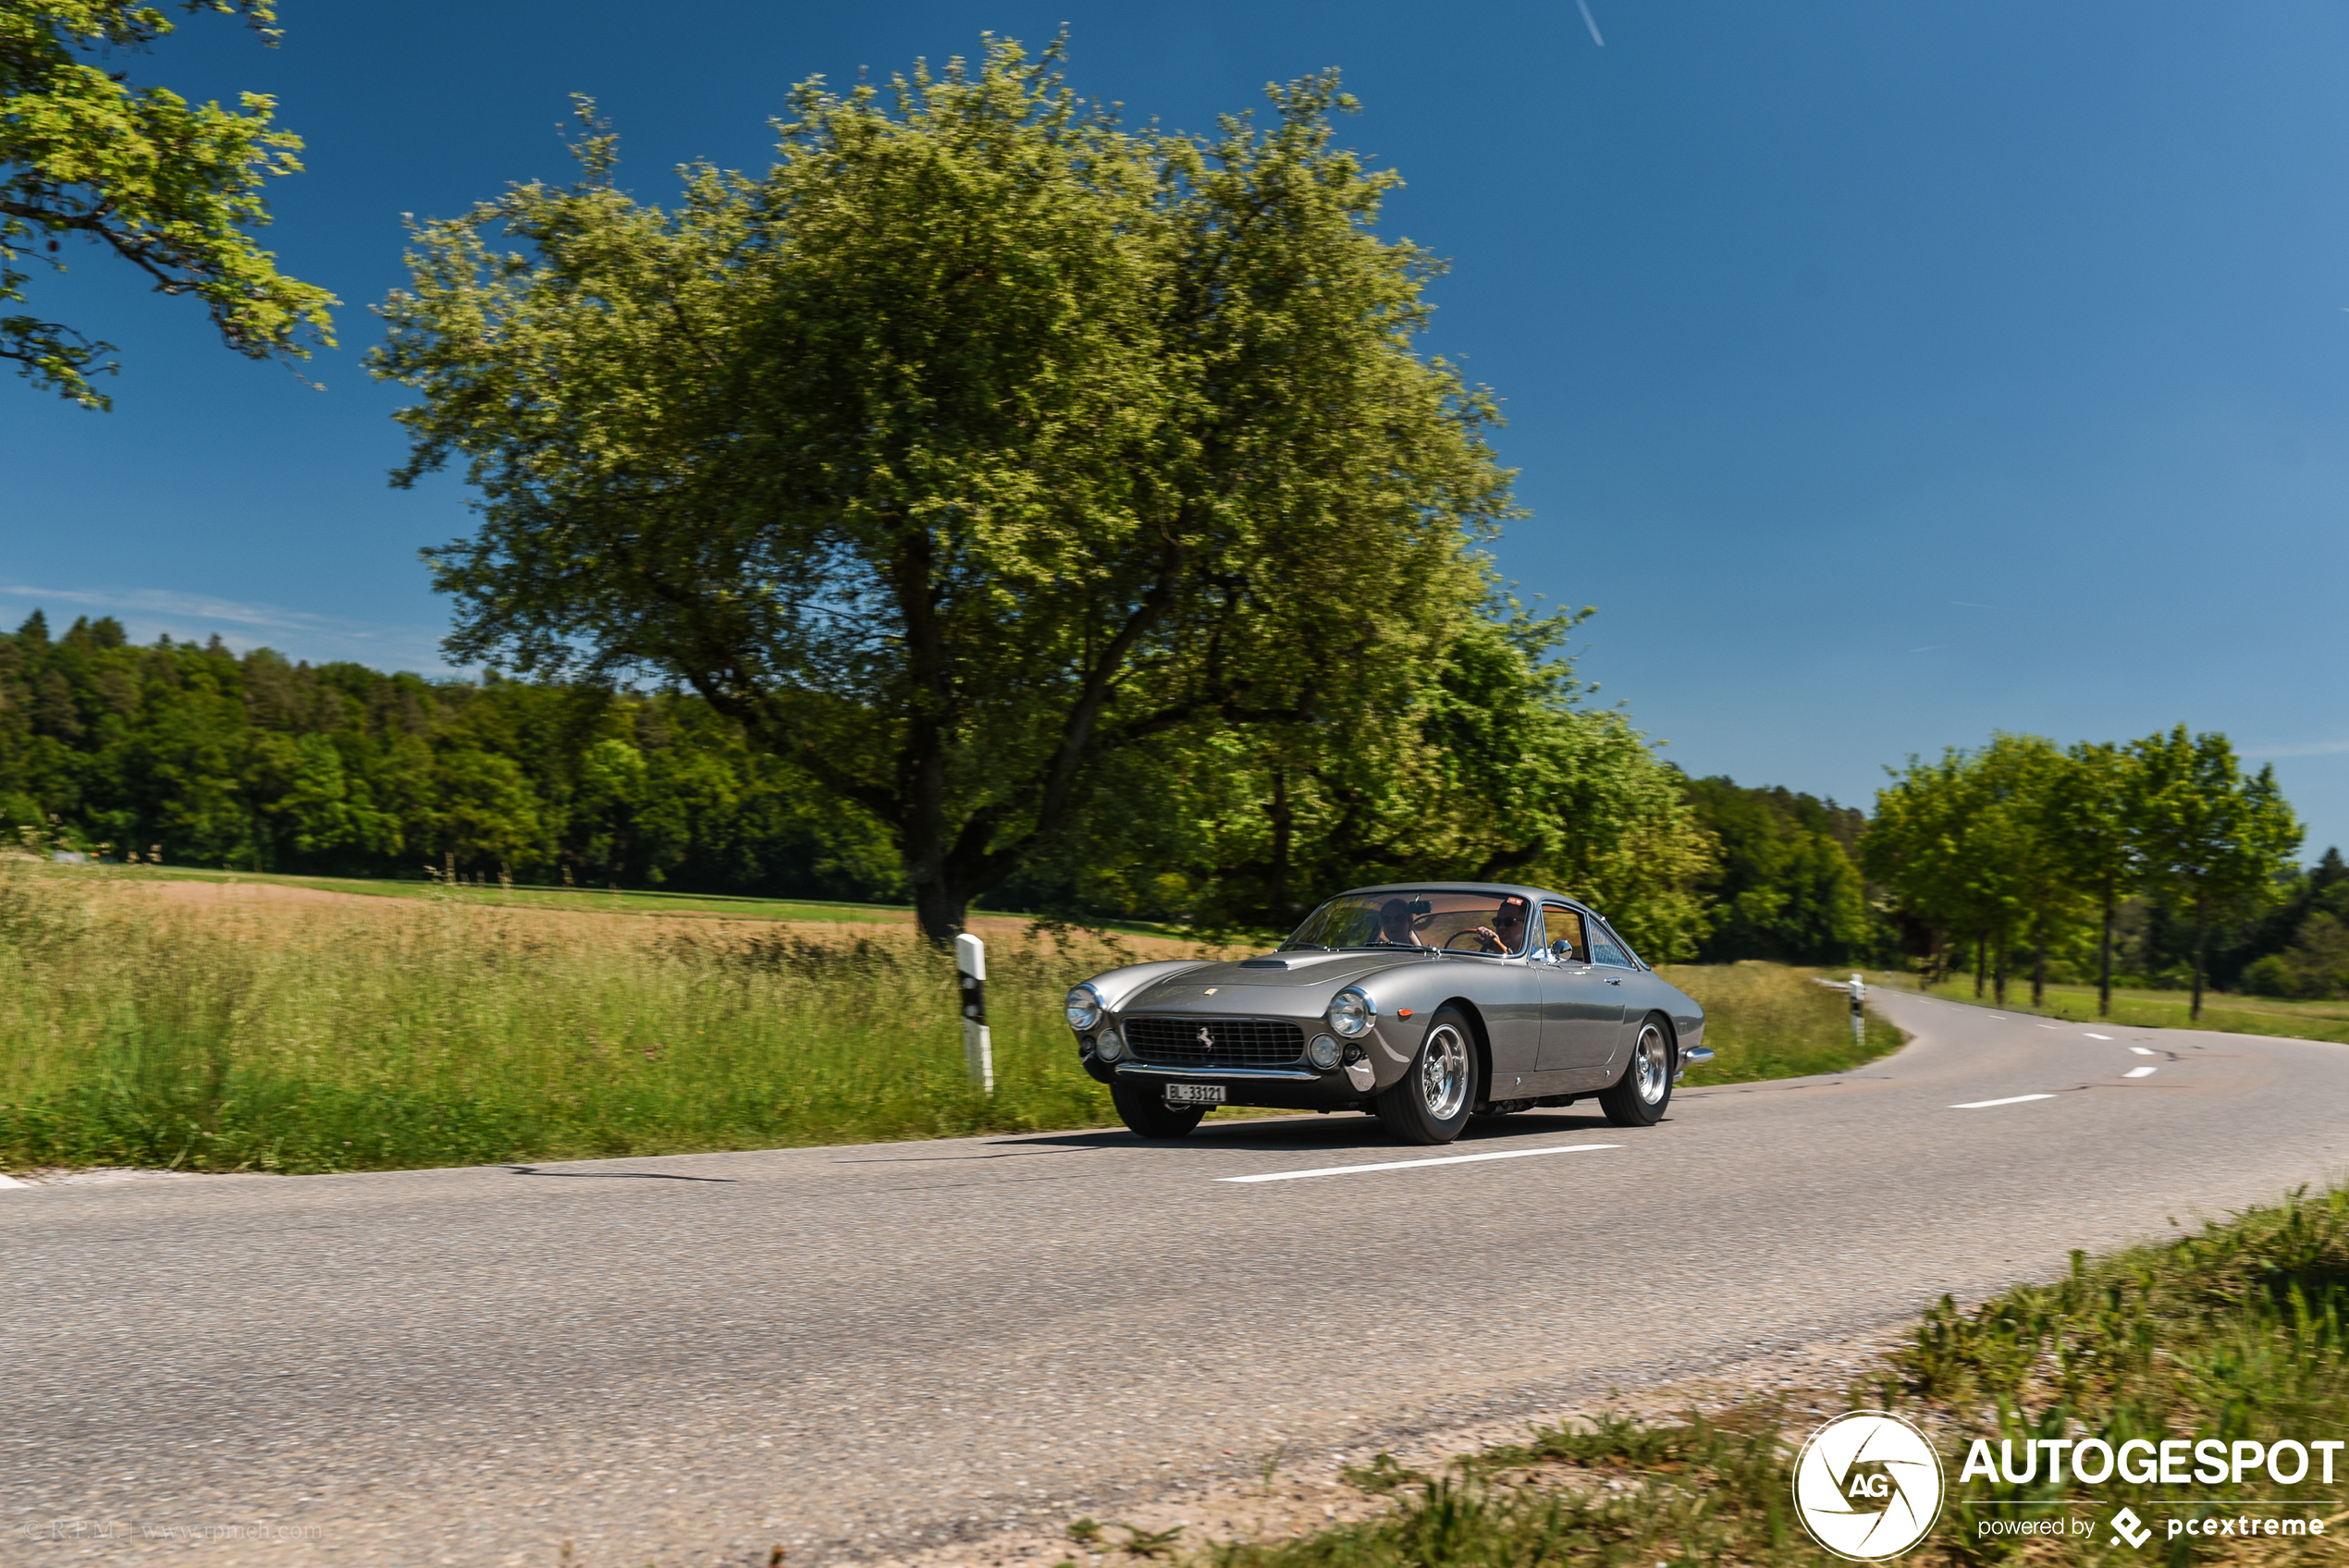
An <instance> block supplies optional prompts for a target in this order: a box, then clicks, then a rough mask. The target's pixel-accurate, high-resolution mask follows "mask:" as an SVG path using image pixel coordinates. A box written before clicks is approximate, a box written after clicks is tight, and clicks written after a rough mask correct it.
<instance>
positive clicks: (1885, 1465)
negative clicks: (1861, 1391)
mask: <svg viewBox="0 0 2349 1568" xmlns="http://www.w3.org/2000/svg"><path fill="white" fill-rule="evenodd" d="M1943 1490H1944V1487H1943V1482H1942V1478H1941V1456H1940V1455H1939V1454H1937V1453H1936V1452H1934V1451H1933V1444H1932V1443H1930V1442H1929V1441H1927V1440H1926V1439H1925V1434H1924V1433H1923V1432H1920V1431H1918V1430H1917V1429H1916V1428H1915V1427H1912V1426H1911V1425H1909V1423H1907V1422H1906V1421H1903V1420H1901V1419H1900V1417H1899V1416H1898V1415H1882V1414H1880V1413H1878V1412H1876V1411H1869V1410H1855V1411H1853V1412H1851V1414H1850V1415H1839V1416H1837V1417H1836V1418H1835V1419H1834V1420H1832V1421H1829V1422H1827V1423H1826V1425H1825V1426H1823V1427H1820V1428H1819V1429H1818V1430H1817V1431H1815V1432H1813V1433H1812V1434H1811V1436H1810V1439H1808V1440H1807V1441H1805V1442H1804V1443H1803V1445H1802V1452H1801V1453H1800V1454H1798V1455H1797V1456H1796V1457H1795V1461H1794V1512H1795V1513H1796V1515H1797V1516H1798V1517H1799V1518H1801V1519H1802V1527H1803V1528H1804V1529H1806V1530H1808V1531H1810V1532H1811V1538H1812V1539H1813V1540H1814V1541H1817V1542H1818V1543H1819V1544H1820V1545H1821V1546H1823V1547H1825V1548H1826V1549H1827V1550H1829V1551H1831V1552H1833V1553H1835V1554H1836V1555H1837V1556H1838V1557H1842V1558H1848V1559H1850V1560H1851V1561H1852V1562H1881V1561H1883V1560H1884V1559H1886V1558H1888V1557H1898V1556H1900V1554H1901V1553H1902V1552H1904V1551H1906V1550H1909V1549H1910V1548H1911V1547H1912V1546H1914V1545H1916V1544H1917V1542H1919V1541H1921V1540H1923V1539H1925V1533H1926V1532H1927V1531H1929V1530H1931V1529H1932V1528H1933V1525H1934V1521H1936V1520H1937V1519H1938V1518H1940V1517H1941V1497H1942V1492H1943Z"/></svg>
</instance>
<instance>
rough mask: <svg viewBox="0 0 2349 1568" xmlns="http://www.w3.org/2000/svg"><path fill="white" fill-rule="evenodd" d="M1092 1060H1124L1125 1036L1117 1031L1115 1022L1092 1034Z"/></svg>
mask: <svg viewBox="0 0 2349 1568" xmlns="http://www.w3.org/2000/svg"><path fill="white" fill-rule="evenodd" d="M1093 1060H1096V1061H1101V1062H1114V1061H1123V1060H1125V1035H1122V1034H1120V1033H1118V1029H1117V1025H1116V1024H1114V1023H1113V1024H1111V1025H1110V1026H1109V1027H1108V1028H1106V1029H1104V1030H1102V1031H1101V1033H1100V1034H1099V1035H1094V1036H1093Z"/></svg>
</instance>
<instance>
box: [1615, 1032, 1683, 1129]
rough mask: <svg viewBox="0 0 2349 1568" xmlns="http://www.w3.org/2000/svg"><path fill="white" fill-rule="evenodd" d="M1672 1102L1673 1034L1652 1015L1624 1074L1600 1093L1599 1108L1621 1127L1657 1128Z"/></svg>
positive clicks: (1624, 1069)
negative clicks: (1655, 1126) (1666, 1108)
mask: <svg viewBox="0 0 2349 1568" xmlns="http://www.w3.org/2000/svg"><path fill="white" fill-rule="evenodd" d="M1671 1103H1672V1033H1671V1031H1670V1030H1669V1029H1667V1028H1666V1027H1665V1024H1664V1020H1662V1019H1661V1018H1658V1017H1656V1016H1654V1014H1650V1015H1649V1016H1648V1018H1647V1019H1646V1020H1645V1021H1644V1022H1643V1023H1641V1025H1640V1036H1639V1038H1638V1039H1637V1040H1635V1041H1634V1042H1632V1046H1631V1060H1630V1061H1628V1062H1626V1063H1625V1064H1624V1067H1623V1076H1622V1077H1620V1078H1617V1080H1616V1081H1615V1084H1614V1085H1613V1086H1612V1087H1611V1088H1607V1089H1604V1090H1602V1091H1600V1094H1599V1109H1601V1110H1604V1111H1605V1112H1606V1119H1607V1121H1610V1122H1612V1123H1613V1124H1614V1125H1616V1126H1617V1127H1653V1126H1654V1125H1655V1124H1656V1123H1657V1122H1659V1121H1663V1120H1664V1108H1665V1107H1666V1106H1667V1105H1670V1104H1671Z"/></svg>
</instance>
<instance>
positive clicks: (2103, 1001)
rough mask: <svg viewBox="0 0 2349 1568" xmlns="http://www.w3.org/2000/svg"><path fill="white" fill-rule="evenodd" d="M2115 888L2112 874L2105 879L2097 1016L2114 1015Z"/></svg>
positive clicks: (2098, 955) (2098, 970)
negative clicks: (2113, 918) (2113, 944)
mask: <svg viewBox="0 0 2349 1568" xmlns="http://www.w3.org/2000/svg"><path fill="white" fill-rule="evenodd" d="M2114 891H2115V889H2114V888H2113V885H2112V876H2111V874H2110V873H2109V872H2108V873H2106V874H2105V879H2104V937H2103V940H2102V944H2101V946H2100V947H2099V949H2098V951H2097V1017H2098V1018H2110V1017H2111V1016H2112V905H2113V894H2114Z"/></svg>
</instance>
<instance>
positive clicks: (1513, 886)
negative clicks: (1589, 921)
mask: <svg viewBox="0 0 2349 1568" xmlns="http://www.w3.org/2000/svg"><path fill="white" fill-rule="evenodd" d="M1372 893H1491V894H1493V895H1494V897H1495V898H1501V897H1508V896H1514V897H1517V898H1520V899H1531V900H1537V901H1541V900H1546V901H1548V902H1550V903H1559V904H1572V905H1573V906H1574V907H1575V908H1577V909H1586V910H1587V909H1590V908H1591V906H1590V905H1589V904H1587V903H1584V902H1583V901H1582V900H1580V899H1570V898H1568V897H1567V896H1566V895H1565V894H1564V893H1554V892H1551V891H1550V890H1549V889H1548V888H1531V887H1528V886H1526V885H1525V884H1523V883H1521V882H1445V881H1438V880H1436V879H1435V878H1433V877H1430V878H1427V879H1425V880H1422V881H1418V882H1380V883H1376V884H1374V885H1372V886H1370V887H1367V888H1347V889H1346V891H1344V892H1342V893H1333V894H1331V895H1330V897H1331V898H1335V899H1350V898H1355V897H1359V896H1363V895H1368V894H1372ZM1328 901H1329V900H1328V899H1324V900H1322V902H1324V903H1327V902H1328ZM1592 913H1597V912H1596V911H1594V910H1593V912H1592Z"/></svg>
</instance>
